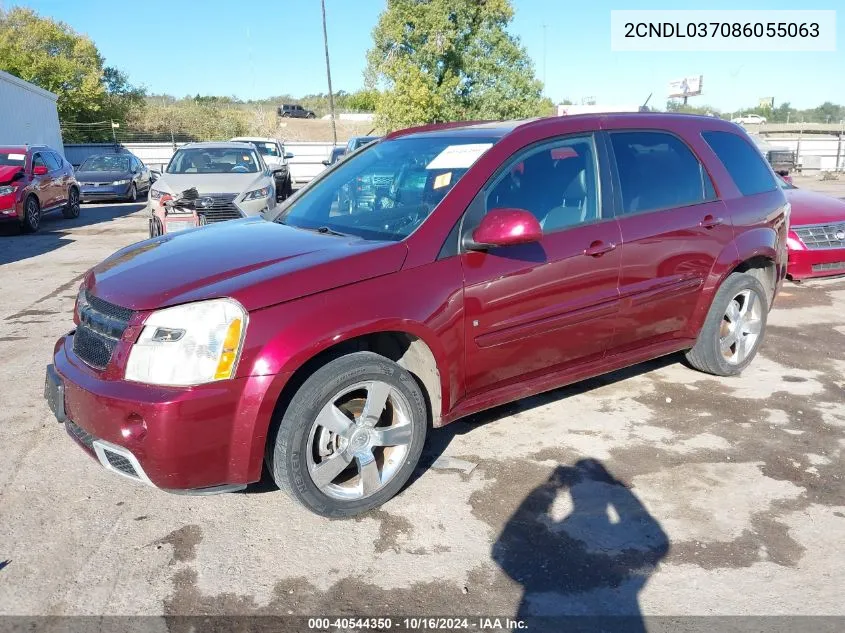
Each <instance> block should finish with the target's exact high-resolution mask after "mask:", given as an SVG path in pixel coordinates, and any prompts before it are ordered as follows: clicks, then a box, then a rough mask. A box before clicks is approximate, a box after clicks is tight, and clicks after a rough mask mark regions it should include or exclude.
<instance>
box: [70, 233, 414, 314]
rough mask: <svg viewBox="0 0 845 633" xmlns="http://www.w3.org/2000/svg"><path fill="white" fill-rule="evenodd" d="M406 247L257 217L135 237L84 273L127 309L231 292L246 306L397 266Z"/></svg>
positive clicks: (98, 291) (97, 290)
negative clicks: (184, 230)
mask: <svg viewBox="0 0 845 633" xmlns="http://www.w3.org/2000/svg"><path fill="white" fill-rule="evenodd" d="M406 254H407V247H406V246H405V245H404V244H402V243H399V242H372V241H367V240H360V239H357V238H347V237H337V236H332V235H322V234H319V233H313V232H310V231H303V230H300V229H294V228H292V227H289V226H285V225H283V224H276V223H273V222H267V221H265V220H261V219H258V218H255V219H246V220H233V221H230V222H221V223H219V224H214V225H211V226H207V227H204V228H201V229H195V230H190V231H187V232H185V233H177V234H174V235H165V236H162V237H157V238H154V239H151V240H145V241H143V242H138V243H137V244H133V245H132V246H128V247H126V248H124V249H122V250H119V251H117V252H116V253H115V254H114V255H112V256H111V257H109V258H108V259H106V260H105V261H103V262H102V263H101V264H98V265H97V266H95V267H94V268H92V269H91V270H90V271H88V273H87V274H86V277H85V282H86V285H87V286H88V288H89V289H90V290H91V292H92V293H93V294H94V295H95V296H97V297H100V298H102V299H105V300H106V301H110V302H112V303H114V304H117V305H119V306H123V307H126V308H131V309H133V310H153V309H156V308H162V307H165V306H171V305H177V304H180V303H187V302H189V301H199V300H202V299H212V298H216V297H233V298H234V299H237V300H238V301H240V302H241V304H242V305H243V306H244V307H245V308H246V309H247V310H256V309H259V308H263V307H267V306H271V305H275V304H278V303H283V302H285V301H290V300H291V299H297V298H299V297H304V296H306V295H309V294H314V293H317V292H322V291H324V290H330V289H331V288H337V287H340V286H344V285H347V284H351V283H356V282H358V281H363V280H365V279H370V278H372V277H378V276H380V275H386V274H389V273H393V272H396V271H398V270H399V269H400V268H401V267H402V263H403V262H404V261H405V255H406Z"/></svg>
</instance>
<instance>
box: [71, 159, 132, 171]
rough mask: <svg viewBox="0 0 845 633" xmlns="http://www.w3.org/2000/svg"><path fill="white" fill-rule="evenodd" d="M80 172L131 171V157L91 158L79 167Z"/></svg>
mask: <svg viewBox="0 0 845 633" xmlns="http://www.w3.org/2000/svg"><path fill="white" fill-rule="evenodd" d="M79 171H129V157H127V156H91V157H89V158H87V159H86V160H85V162H84V163H82V164H81V165H80V166H79Z"/></svg>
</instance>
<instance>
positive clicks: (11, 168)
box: [0, 165, 23, 185]
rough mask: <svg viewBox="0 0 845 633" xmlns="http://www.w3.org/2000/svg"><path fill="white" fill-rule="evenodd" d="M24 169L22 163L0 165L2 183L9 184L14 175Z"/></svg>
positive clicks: (0, 183)
mask: <svg viewBox="0 0 845 633" xmlns="http://www.w3.org/2000/svg"><path fill="white" fill-rule="evenodd" d="M19 171H23V167H21V166H20V165H0V185H8V184H10V183H11V182H12V176H14V175H15V174H16V173H18V172H19Z"/></svg>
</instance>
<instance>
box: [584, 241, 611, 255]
mask: <svg viewBox="0 0 845 633" xmlns="http://www.w3.org/2000/svg"><path fill="white" fill-rule="evenodd" d="M615 248H616V244H614V243H613V242H607V243H606V244H605V243H604V242H602V241H601V240H596V241H595V242H593V243H592V244H590V246H589V247H588V248H585V249H584V255H587V256H589V257H601V256H602V255H604V254H605V253H609V252H610V251H612V250H613V249H615Z"/></svg>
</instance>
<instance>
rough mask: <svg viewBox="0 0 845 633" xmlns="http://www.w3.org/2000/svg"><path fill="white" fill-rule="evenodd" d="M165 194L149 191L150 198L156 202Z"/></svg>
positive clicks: (154, 190)
mask: <svg viewBox="0 0 845 633" xmlns="http://www.w3.org/2000/svg"><path fill="white" fill-rule="evenodd" d="M165 193H166V192H164V191H159V190H158V189H150V198H152V199H153V200H158V199H159V198H161V197H162V196H163V195H164V194H165Z"/></svg>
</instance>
